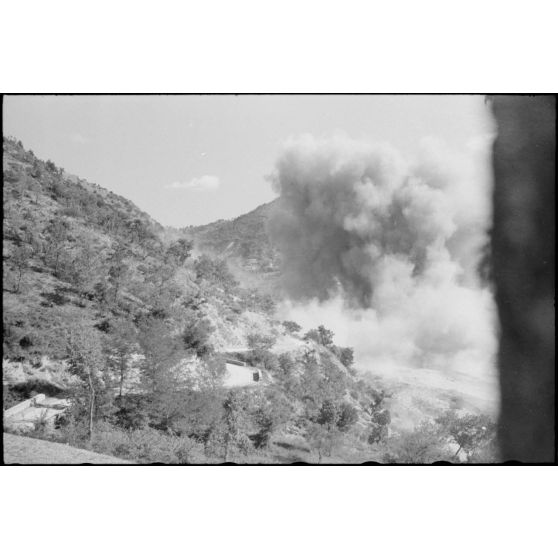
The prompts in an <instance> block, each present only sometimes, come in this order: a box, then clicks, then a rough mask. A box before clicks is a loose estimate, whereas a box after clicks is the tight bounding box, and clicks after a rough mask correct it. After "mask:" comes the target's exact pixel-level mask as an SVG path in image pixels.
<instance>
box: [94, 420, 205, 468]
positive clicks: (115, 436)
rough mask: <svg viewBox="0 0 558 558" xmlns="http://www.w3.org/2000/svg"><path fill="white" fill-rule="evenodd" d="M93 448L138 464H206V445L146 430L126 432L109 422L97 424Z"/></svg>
mask: <svg viewBox="0 0 558 558" xmlns="http://www.w3.org/2000/svg"><path fill="white" fill-rule="evenodd" d="M92 448H93V449H94V450H95V451H98V452H100V453H105V454H109V455H114V456H116V457H120V458H122V459H129V460H131V461H136V462H138V463H174V464H180V463H184V464H185V463H203V462H205V461H206V459H205V454H204V450H203V445H202V444H200V443H199V442H196V441H194V440H192V439H190V438H188V437H182V436H172V435H167V434H163V433H161V432H159V431H158V430H154V429H152V428H142V429H139V430H130V431H126V430H123V429H120V428H116V427H114V426H112V425H110V424H108V423H100V424H98V425H97V428H96V431H95V434H94V436H93V439H92Z"/></svg>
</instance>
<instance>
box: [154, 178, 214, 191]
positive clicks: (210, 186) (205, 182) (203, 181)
mask: <svg viewBox="0 0 558 558" xmlns="http://www.w3.org/2000/svg"><path fill="white" fill-rule="evenodd" d="M220 186H221V181H220V180H219V177H218V176H212V175H208V174H205V175H204V176H200V177H197V178H192V179H191V180H188V181H186V182H178V181H175V182H172V183H171V184H167V186H165V188H170V189H172V190H191V191H193V192H210V191H213V190H217V189H218V188H219V187H220Z"/></svg>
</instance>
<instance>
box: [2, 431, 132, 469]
mask: <svg viewBox="0 0 558 558" xmlns="http://www.w3.org/2000/svg"><path fill="white" fill-rule="evenodd" d="M4 463H5V464H7V465H9V464H16V463H17V464H22V465H23V464H25V465H28V464H29V465H46V464H48V465H63V464H73V465H78V464H81V463H91V464H95V465H97V464H122V465H126V464H128V465H131V464H132V463H131V462H130V461H124V460H123V459H118V458H117V457H113V456H112V455H103V454H100V453H94V452H92V451H87V450H83V449H79V448H74V447H72V446H67V445H65V444H58V443H55V442H47V441H45V440H37V439H35V438H27V437H25V436H15V435H13V434H6V433H4Z"/></svg>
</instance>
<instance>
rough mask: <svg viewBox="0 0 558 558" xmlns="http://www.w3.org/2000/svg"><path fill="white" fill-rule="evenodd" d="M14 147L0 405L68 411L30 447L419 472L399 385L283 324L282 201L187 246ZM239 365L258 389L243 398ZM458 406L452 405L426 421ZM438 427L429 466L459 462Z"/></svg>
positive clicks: (441, 406)
mask: <svg viewBox="0 0 558 558" xmlns="http://www.w3.org/2000/svg"><path fill="white" fill-rule="evenodd" d="M3 146H4V157H3V171H4V190H3V195H4V223H3V224H4V239H3V351H4V360H3V367H2V368H3V385H4V408H8V407H10V406H11V405H13V404H15V403H17V402H18V401H21V400H24V399H27V398H28V397H30V396H32V395H33V394H35V393H46V394H47V395H53V396H60V397H64V398H67V399H69V400H71V401H72V406H71V412H70V413H68V414H67V416H65V417H64V419H63V420H62V421H61V422H59V423H57V424H55V425H46V424H42V423H37V424H36V425H35V427H34V428H35V430H36V432H34V435H37V436H41V437H44V438H45V439H49V440H51V441H60V442H63V443H67V444H70V445H73V446H77V447H82V448H87V449H92V450H95V451H97V452H100V453H106V454H110V455H114V456H116V457H119V458H122V459H127V460H131V461H134V462H144V463H145V462H152V461H163V462H169V463H207V462H222V461H231V460H235V461H239V462H271V463H276V462H280V463H286V462H292V461H309V462H323V461H329V462H359V461H366V460H377V461H382V460H396V461H397V460H398V459H402V460H405V459H407V460H409V459H411V460H412V459H413V458H414V457H413V455H414V454H412V455H411V456H410V457H409V454H408V453H405V451H407V445H408V443H409V442H408V440H407V439H405V438H404V437H403V438H401V436H400V433H399V430H398V429H399V428H400V426H409V424H408V423H406V422H405V420H406V417H407V416H408V413H407V411H405V413H407V415H405V417H401V416H399V415H398V414H397V413H399V411H397V406H394V405H393V403H394V401H396V400H397V394H396V393H393V389H392V387H393V386H389V385H387V386H384V385H383V383H382V382H380V381H379V380H376V379H374V378H372V379H366V380H365V379H363V378H362V377H360V376H359V372H358V370H356V369H355V367H354V362H353V360H354V359H353V351H352V349H351V348H350V347H340V346H337V345H336V344H335V343H334V334H335V332H334V331H330V330H328V329H326V328H325V327H323V326H321V327H320V328H318V329H315V330H310V331H307V332H306V333H304V332H303V331H301V328H300V326H299V325H298V324H296V323H294V322H280V321H278V320H277V318H276V314H275V306H276V304H277V302H278V301H279V300H280V297H281V290H280V286H279V279H280V277H279V272H278V265H279V256H278V253H277V251H276V250H275V249H274V248H273V247H272V246H271V244H270V242H269V239H268V236H267V232H266V220H267V218H268V215H269V212H270V211H272V209H273V206H274V203H275V202H271V203H270V204H265V205H263V206H260V207H258V208H256V209H255V210H254V211H252V212H250V213H248V214H246V215H242V216H240V217H238V218H236V219H233V220H230V221H218V222H216V223H211V224H209V225H205V226H202V227H189V228H186V229H183V230H181V231H178V233H177V232H176V231H169V230H168V229H165V228H163V227H162V226H161V225H159V224H158V223H157V222H155V221H154V220H153V219H151V218H150V217H149V216H148V215H146V214H145V213H144V212H142V211H140V210H139V209H138V208H137V207H136V206H135V205H134V204H132V203H131V202H129V201H128V200H125V199H124V198H122V197H120V196H117V195H115V194H113V193H111V192H109V191H107V190H105V189H103V188H101V187H100V186H98V185H95V184H91V183H89V182H87V181H86V180H83V179H81V178H78V177H75V176H70V175H68V174H67V173H65V172H64V170H63V169H60V168H58V167H57V166H56V164H55V163H53V162H51V161H46V162H44V161H41V160H39V159H38V158H37V157H35V155H34V154H33V153H32V152H31V151H26V150H25V149H24V147H23V145H22V144H21V142H18V141H17V140H15V139H10V138H4V142H3ZM326 325H327V326H329V327H331V326H334V324H326ZM227 359H233V361H234V362H237V363H238V362H239V361H242V362H244V363H246V365H248V366H249V367H251V369H254V370H259V371H261V378H262V381H259V382H257V383H254V385H247V384H246V383H245V382H243V383H242V386H241V387H236V388H234V389H231V386H234V385H235V382H231V381H230V378H229V379H228V376H227V374H229V373H230V368H227V364H226V361H227ZM239 385H240V384H239ZM227 386H229V387H227ZM403 391H404V390H403V389H402V390H401V392H402V393H403ZM415 404H416V400H413V398H411V399H410V403H409V405H410V406H411V407H412V406H413V405H415ZM458 408H459V406H458ZM390 409H392V410H393V413H394V419H395V420H394V423H393V425H392V420H391V413H392V411H390ZM447 409H449V403H448V398H447V397H446V398H445V399H444V400H443V401H441V402H438V403H437V405H436V406H435V407H434V408H433V409H431V410H430V411H429V412H428V413H425V412H418V413H417V414H416V416H417V417H418V418H417V423H418V422H420V418H421V417H428V418H429V419H432V420H434V419H436V418H437V415H438V414H439V413H441V412H442V411H444V410H447ZM413 410H414V409H413ZM450 418H451V420H453V421H455V420H458V419H459V417H456V416H454V417H453V418H452V417H450ZM450 418H448V419H447V420H450ZM483 420H484V419H483ZM407 422H408V421H407ZM394 426H395V427H396V428H394ZM411 426H412V425H411ZM429 428H430V430H429V431H428V436H427V437H426V441H425V444H426V445H427V448H426V449H427V451H426V452H423V453H421V454H420V456H415V457H416V459H421V460H423V461H424V460H435V459H450V458H451V452H448V447H450V448H451V443H450V442H449V441H448V440H450V437H451V436H450V434H448V432H449V430H447V428H446V427H444V428H446V429H444V428H442V426H440V425H438V426H436V424H435V423H434V422H432V421H431V427H429ZM421 432H422V431H421ZM420 436H422V433H421V434H420ZM420 436H419V437H420ZM483 440H484V438H483ZM448 443H450V446H448ZM483 443H484V442H483ZM402 445H403V446H402ZM473 449H477V448H470V450H467V451H468V456H469V454H470V456H473V454H474V452H473ZM458 451H459V450H458ZM453 453H455V452H453Z"/></svg>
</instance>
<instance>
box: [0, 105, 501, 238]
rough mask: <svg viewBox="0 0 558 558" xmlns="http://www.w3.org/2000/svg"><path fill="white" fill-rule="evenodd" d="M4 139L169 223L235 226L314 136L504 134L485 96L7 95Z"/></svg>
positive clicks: (452, 140) (456, 141)
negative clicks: (284, 162) (298, 141)
mask: <svg viewBox="0 0 558 558" xmlns="http://www.w3.org/2000/svg"><path fill="white" fill-rule="evenodd" d="M3 122H4V124H3V127H4V129H3V134H4V135H9V136H14V137H16V138H17V139H19V140H21V141H22V142H23V145H24V146H25V148H26V149H32V150H33V151H34V152H35V154H36V155H37V156H38V157H39V158H41V159H45V160H46V159H51V160H52V161H53V162H55V163H56V164H57V165H58V166H61V167H63V168H64V169H65V170H66V171H67V172H69V173H72V174H76V175H78V176H79V177H80V178H85V179H86V180H89V181H90V182H95V183H97V184H99V185H100V186H102V187H104V188H107V189H109V190H112V191H113V192H115V193H117V194H119V195H122V196H124V197H126V198H128V199H130V200H131V201H133V202H134V203H135V204H136V205H137V206H138V207H139V208H140V209H142V210H143V211H146V212H147V213H149V214H150V215H151V216H152V217H154V218H155V219H156V220H157V221H159V222H160V223H161V224H163V225H167V226H174V227H185V226H188V225H200V224H205V223H209V222H212V221H216V220H218V219H231V218H234V217H237V216H238V215H241V214H243V213H246V212H248V211H250V210H252V209H254V208H255V207H257V206H258V205H260V204H262V203H265V202H268V201H271V200H272V199H273V198H274V197H276V194H275V193H274V192H273V190H272V187H271V184H270V181H269V179H268V178H266V177H268V176H269V175H270V173H271V172H272V171H273V169H274V165H275V161H276V160H277V157H278V156H279V154H280V152H281V149H282V146H283V144H284V142H285V141H286V140H288V139H289V138H292V137H297V136H300V135H302V134H311V135H313V136H317V137H329V136H332V135H339V134H341V135H345V136H348V137H349V138H352V139H355V140H366V141H372V142H378V141H379V142H387V143H390V144H391V145H392V146H393V147H395V148H396V149H398V150H399V151H400V152H401V153H402V154H404V155H405V156H409V157H412V156H413V155H415V154H416V153H417V150H418V149H419V145H420V142H421V140H423V139H424V138H430V137H433V138H437V139H438V140H441V141H443V142H444V143H445V144H447V145H448V147H450V148H451V149H453V150H456V151H457V152H459V151H460V150H464V149H466V148H467V146H470V145H471V144H472V143H473V144H474V142H476V141H482V139H483V138H485V137H487V136H488V135H490V134H491V133H492V132H493V123H492V120H491V118H490V116H489V113H488V107H487V106H486V105H485V103H484V99H483V97H482V96H473V95H462V96H460V95H447V96H435V95H434V96H423V95H420V96H418V95H417V96H411V95H401V96H396V95H370V96H369V95H366V96H355V95H340V96H330V95H308V96H303V95H275V96H272V95H242V96H234V95H227V96H215V95H188V96H165V95H156V96H128V95H126V96H110V95H109V96H64V95H57V96H53V95H51V96H9V95H8V96H5V97H4V104H3Z"/></svg>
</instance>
